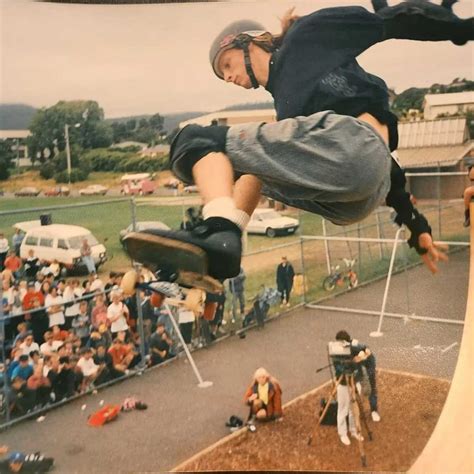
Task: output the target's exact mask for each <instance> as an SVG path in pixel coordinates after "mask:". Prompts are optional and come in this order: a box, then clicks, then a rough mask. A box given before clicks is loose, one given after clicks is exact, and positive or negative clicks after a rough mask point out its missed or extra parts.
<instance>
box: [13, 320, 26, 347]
mask: <svg viewBox="0 0 474 474" xmlns="http://www.w3.org/2000/svg"><path fill="white" fill-rule="evenodd" d="M16 329H17V331H18V334H17V335H16V337H15V339H14V340H13V345H15V344H16V343H17V341H20V340H21V343H23V341H24V340H25V337H26V336H27V335H28V332H29V331H28V324H26V323H19V324H18V326H17V327H16Z"/></svg>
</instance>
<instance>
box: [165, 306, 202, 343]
mask: <svg viewBox="0 0 474 474" xmlns="http://www.w3.org/2000/svg"><path fill="white" fill-rule="evenodd" d="M195 319H196V316H195V315H194V312H193V311H191V310H190V309H187V308H185V307H183V306H179V307H178V324H179V330H180V332H181V335H182V336H183V339H184V342H185V343H186V344H191V341H192V339H193V326H194V320H195ZM158 322H159V320H158Z"/></svg>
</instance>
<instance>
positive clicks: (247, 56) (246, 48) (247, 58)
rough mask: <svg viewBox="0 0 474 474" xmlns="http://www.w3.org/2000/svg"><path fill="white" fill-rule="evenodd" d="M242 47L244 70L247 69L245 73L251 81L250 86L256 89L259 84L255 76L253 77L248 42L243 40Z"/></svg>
mask: <svg viewBox="0 0 474 474" xmlns="http://www.w3.org/2000/svg"><path fill="white" fill-rule="evenodd" d="M242 49H243V51H244V62H245V70H246V71H247V74H248V75H249V77H250V82H251V83H252V87H253V88H254V89H258V88H259V87H260V84H259V83H258V81H257V78H256V77H255V74H254V72H253V69H252V62H251V61H250V54H249V42H244V43H243V44H242Z"/></svg>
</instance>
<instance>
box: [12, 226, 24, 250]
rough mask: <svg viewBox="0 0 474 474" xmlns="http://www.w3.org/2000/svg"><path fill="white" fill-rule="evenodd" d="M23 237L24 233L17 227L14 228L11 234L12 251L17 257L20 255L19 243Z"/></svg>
mask: <svg viewBox="0 0 474 474" xmlns="http://www.w3.org/2000/svg"><path fill="white" fill-rule="evenodd" d="M24 237H25V234H24V233H23V232H22V231H21V230H20V229H18V228H16V229H15V233H14V234H13V236H12V246H13V251H14V252H15V255H17V256H18V257H19V256H20V246H21V243H22V242H23V238H24Z"/></svg>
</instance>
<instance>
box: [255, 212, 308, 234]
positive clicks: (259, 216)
mask: <svg viewBox="0 0 474 474" xmlns="http://www.w3.org/2000/svg"><path fill="white" fill-rule="evenodd" d="M299 225H300V223H299V221H298V219H293V218H292V217H285V216H282V215H281V214H279V213H278V212H277V211H274V210H273V209H256V210H255V212H254V213H253V214H252V217H251V219H250V222H249V224H248V226H247V232H248V233H249V234H265V235H267V236H268V237H275V236H277V235H290V234H294V233H295V232H296V230H297V229H298V227H299Z"/></svg>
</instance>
